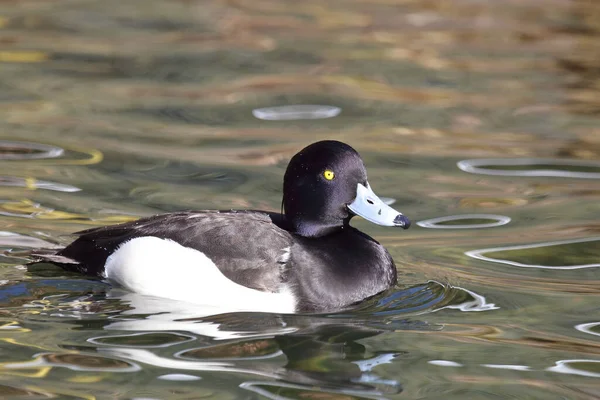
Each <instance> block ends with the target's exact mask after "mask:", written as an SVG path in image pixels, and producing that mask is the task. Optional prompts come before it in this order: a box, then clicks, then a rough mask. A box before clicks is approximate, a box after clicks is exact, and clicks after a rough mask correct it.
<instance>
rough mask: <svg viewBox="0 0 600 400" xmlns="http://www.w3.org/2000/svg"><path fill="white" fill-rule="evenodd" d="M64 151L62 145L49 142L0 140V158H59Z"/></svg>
mask: <svg viewBox="0 0 600 400" xmlns="http://www.w3.org/2000/svg"><path fill="white" fill-rule="evenodd" d="M64 152H65V150H64V149H62V148H60V147H57V146H50V145H47V144H41V143H30V142H13V141H8V140H0V160H38V159H43V158H57V157H60V156H62V155H63V154H64Z"/></svg>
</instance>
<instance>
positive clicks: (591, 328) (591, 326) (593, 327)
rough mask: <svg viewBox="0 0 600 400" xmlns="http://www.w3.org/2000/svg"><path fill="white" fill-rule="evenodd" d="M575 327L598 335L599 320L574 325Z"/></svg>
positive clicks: (599, 334)
mask: <svg viewBox="0 0 600 400" xmlns="http://www.w3.org/2000/svg"><path fill="white" fill-rule="evenodd" d="M575 329H577V330H578V331H580V332H584V333H588V334H590V335H595V336H600V322H590V323H587V324H579V325H575Z"/></svg>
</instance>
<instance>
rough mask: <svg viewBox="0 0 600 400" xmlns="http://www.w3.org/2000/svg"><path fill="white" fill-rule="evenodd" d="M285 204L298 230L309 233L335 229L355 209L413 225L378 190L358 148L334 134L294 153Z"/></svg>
mask: <svg viewBox="0 0 600 400" xmlns="http://www.w3.org/2000/svg"><path fill="white" fill-rule="evenodd" d="M283 207H284V210H285V218H286V220H287V221H288V222H289V224H290V225H291V228H292V229H293V231H294V232H295V233H297V234H299V235H302V236H306V237H318V236H323V235H327V234H330V233H333V232H335V231H337V230H339V229H341V228H343V227H344V226H347V225H348V223H349V222H350V219H351V218H352V217H353V216H355V215H360V216H361V217H363V218H364V219H366V220H368V221H371V222H373V223H375V224H378V225H384V226H398V227H401V228H404V229H407V228H408V227H409V226H410V221H409V219H408V218H406V217H405V216H404V215H402V214H401V213H399V212H398V211H396V210H394V209H393V208H391V207H390V206H388V205H386V204H385V203H384V202H383V201H381V199H379V197H377V195H376V194H375V193H374V192H373V190H372V189H371V186H370V185H369V182H367V170H366V169H365V166H364V164H363V161H362V159H361V158H360V156H359V155H358V153H357V152H356V150H354V149H353V148H352V147H350V146H348V145H347V144H345V143H342V142H337V141H334V140H325V141H322V142H317V143H313V144H311V145H310V146H308V147H306V148H304V149H302V150H301V151H300V152H299V153H298V154H296V155H295V156H294V157H292V159H291V160H290V163H289V165H288V167H287V170H286V171H285V176H284V178H283Z"/></svg>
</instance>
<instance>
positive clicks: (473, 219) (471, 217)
mask: <svg viewBox="0 0 600 400" xmlns="http://www.w3.org/2000/svg"><path fill="white" fill-rule="evenodd" d="M509 222H510V217H506V216H504V215H494V214H465V215H448V216H445V217H439V218H432V219H426V220H423V221H418V222H417V225H419V226H421V227H423V228H433V229H478V228H494V227H496V226H502V225H506V224H508V223H509Z"/></svg>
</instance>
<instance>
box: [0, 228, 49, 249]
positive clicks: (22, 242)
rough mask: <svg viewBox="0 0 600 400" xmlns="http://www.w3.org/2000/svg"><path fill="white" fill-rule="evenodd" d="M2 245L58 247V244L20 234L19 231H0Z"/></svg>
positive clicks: (0, 244) (36, 247)
mask: <svg viewBox="0 0 600 400" xmlns="http://www.w3.org/2000/svg"><path fill="white" fill-rule="evenodd" d="M0 247H11V248H12V247H19V248H31V249H40V248H45V249H48V248H53V247H56V245H55V244H54V243H50V242H47V241H45V240H42V239H38V238H35V237H31V236H26V235H19V234H18V233H14V232H8V231H0Z"/></svg>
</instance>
